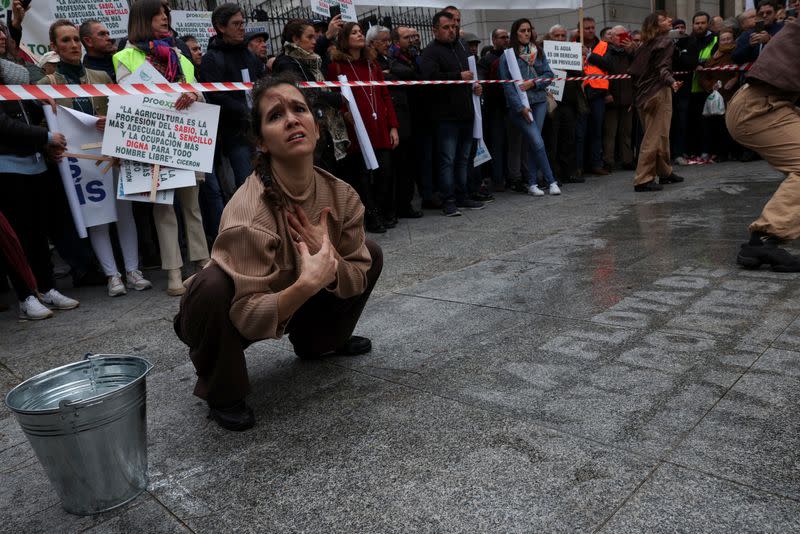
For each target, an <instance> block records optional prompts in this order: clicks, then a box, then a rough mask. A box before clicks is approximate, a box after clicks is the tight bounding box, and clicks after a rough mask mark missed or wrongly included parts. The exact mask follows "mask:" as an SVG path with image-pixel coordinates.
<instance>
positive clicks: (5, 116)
mask: <svg viewBox="0 0 800 534" xmlns="http://www.w3.org/2000/svg"><path fill="white" fill-rule="evenodd" d="M23 109H24V112H23ZM43 119H44V114H43V113H42V108H41V107H40V106H38V105H36V104H34V103H33V102H30V101H14V100H9V101H5V102H0V154H13V155H15V156H32V155H33V154H36V153H37V152H41V151H42V150H43V149H44V147H45V145H47V128H45V127H44V126H35V125H36V124H40V123H41V122H42V120H43Z"/></svg>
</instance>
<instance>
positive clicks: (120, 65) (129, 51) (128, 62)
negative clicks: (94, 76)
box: [111, 43, 196, 83]
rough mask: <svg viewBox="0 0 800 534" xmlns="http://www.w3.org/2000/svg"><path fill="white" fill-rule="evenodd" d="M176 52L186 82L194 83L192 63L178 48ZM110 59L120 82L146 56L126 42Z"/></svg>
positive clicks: (142, 61)
mask: <svg viewBox="0 0 800 534" xmlns="http://www.w3.org/2000/svg"><path fill="white" fill-rule="evenodd" d="M176 52H178V59H179V60H180V63H181V71H182V72H183V76H184V78H185V80H186V83H194V82H195V81H196V80H195V76H194V65H193V64H192V62H191V61H189V60H188V59H186V57H184V56H183V54H181V53H180V51H179V50H176ZM111 60H112V61H113V62H114V71H115V72H116V73H117V82H121V81H122V80H123V79H125V77H126V76H128V75H129V74H131V73H133V72H135V71H136V69H138V68H139V67H141V66H142V65H143V64H144V62H145V61H147V57H146V56H145V54H144V52H142V51H141V50H139V49H138V48H136V47H135V46H133V45H131V44H130V43H128V46H127V47H125V48H123V49H122V50H120V51H119V52H117V53H116V54H114V57H113V58H111ZM123 69H124V70H123ZM126 71H127V72H126Z"/></svg>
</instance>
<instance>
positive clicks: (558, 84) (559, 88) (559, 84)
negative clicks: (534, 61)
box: [547, 69, 567, 102]
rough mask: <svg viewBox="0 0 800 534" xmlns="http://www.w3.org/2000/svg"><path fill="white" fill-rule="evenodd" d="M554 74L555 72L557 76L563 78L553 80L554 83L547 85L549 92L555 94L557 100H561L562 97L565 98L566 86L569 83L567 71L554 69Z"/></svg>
mask: <svg viewBox="0 0 800 534" xmlns="http://www.w3.org/2000/svg"><path fill="white" fill-rule="evenodd" d="M552 70H553V74H555V76H556V78H561V79H560V80H553V83H551V84H550V85H548V86H547V92H548V93H550V94H551V95H553V98H555V99H556V102H561V99H562V98H564V87H566V85H567V79H566V78H567V73H566V71H563V70H558V69H552Z"/></svg>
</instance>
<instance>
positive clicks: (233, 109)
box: [197, 37, 265, 138]
mask: <svg viewBox="0 0 800 534" xmlns="http://www.w3.org/2000/svg"><path fill="white" fill-rule="evenodd" d="M244 69H247V70H248V72H249V73H250V81H251V82H255V81H256V80H258V79H259V78H261V77H262V76H264V74H265V65H264V63H263V62H261V61H260V60H259V59H258V58H257V57H256V56H255V54H253V53H252V52H251V51H250V50H248V49H247V45H245V44H244V43H241V44H238V45H229V44H227V43H225V42H224V41H223V40H222V39H218V38H217V37H212V38H211V40H210V41H209V42H208V52H206V54H205V55H204V56H203V62H202V63H201V64H200V69H199V70H198V75H197V78H198V80H199V81H201V82H241V81H243V80H242V70H244ZM206 98H207V99H208V103H209V104H216V105H218V106H221V107H222V109H221V110H220V114H219V131H220V133H222V134H223V135H226V136H233V137H239V138H243V137H246V136H247V134H248V131H249V124H250V120H249V117H250V110H249V109H248V107H247V97H246V96H245V93H244V91H215V92H210V93H206Z"/></svg>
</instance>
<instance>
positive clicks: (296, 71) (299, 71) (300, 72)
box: [272, 54, 343, 109]
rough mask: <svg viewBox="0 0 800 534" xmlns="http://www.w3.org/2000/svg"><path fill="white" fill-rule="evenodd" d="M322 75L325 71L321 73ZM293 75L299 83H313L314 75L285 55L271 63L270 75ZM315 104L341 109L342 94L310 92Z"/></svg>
mask: <svg viewBox="0 0 800 534" xmlns="http://www.w3.org/2000/svg"><path fill="white" fill-rule="evenodd" d="M322 72H323V73H324V72H325V71H322ZM285 73H290V74H293V75H294V76H295V77H296V78H297V79H298V80H299V81H301V82H313V81H315V78H314V75H313V74H311V73H310V72H306V68H305V66H304V65H303V64H302V63H300V62H299V61H295V60H294V59H292V58H290V57H289V56H287V55H286V54H281V55H279V56H278V57H276V58H275V61H274V62H273V63H272V74H274V75H278V74H285ZM311 94H312V95H313V98H314V99H315V102H316V103H319V104H322V105H327V106H330V107H332V108H334V109H339V108H341V107H342V104H343V101H342V93H334V92H332V91H318V90H317V91H314V90H312V91H311Z"/></svg>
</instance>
